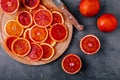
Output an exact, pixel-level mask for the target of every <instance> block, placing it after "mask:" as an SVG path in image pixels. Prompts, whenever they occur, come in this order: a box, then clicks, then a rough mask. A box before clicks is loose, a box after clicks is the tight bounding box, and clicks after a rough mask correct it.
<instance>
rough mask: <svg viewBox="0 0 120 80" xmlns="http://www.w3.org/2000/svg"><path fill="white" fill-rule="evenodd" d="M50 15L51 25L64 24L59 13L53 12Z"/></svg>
mask: <svg viewBox="0 0 120 80" xmlns="http://www.w3.org/2000/svg"><path fill="white" fill-rule="evenodd" d="M52 15H53V22H52V24H55V23H62V24H64V18H63V16H62V14H61V13H60V12H58V11H53V12H52Z"/></svg>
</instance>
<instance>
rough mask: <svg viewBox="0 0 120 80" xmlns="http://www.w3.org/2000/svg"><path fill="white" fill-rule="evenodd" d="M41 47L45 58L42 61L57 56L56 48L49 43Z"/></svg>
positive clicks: (42, 44)
mask: <svg viewBox="0 0 120 80" xmlns="http://www.w3.org/2000/svg"><path fill="white" fill-rule="evenodd" d="M40 45H41V46H42V48H43V56H42V58H41V60H50V59H51V58H52V57H53V56H54V54H55V50H54V48H53V47H52V46H51V45H50V44H47V43H41V44H40Z"/></svg>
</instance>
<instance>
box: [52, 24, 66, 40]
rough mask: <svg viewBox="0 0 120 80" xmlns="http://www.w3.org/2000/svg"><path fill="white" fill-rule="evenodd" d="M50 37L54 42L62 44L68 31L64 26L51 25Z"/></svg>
mask: <svg viewBox="0 0 120 80" xmlns="http://www.w3.org/2000/svg"><path fill="white" fill-rule="evenodd" d="M50 36H51V38H52V39H53V40H54V41H56V42H62V41H64V40H65V39H66V38H67V36H68V29H67V27H66V26H65V25H63V24H61V23H56V24H54V25H52V28H51V29H50Z"/></svg>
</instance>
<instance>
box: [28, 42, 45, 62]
mask: <svg viewBox="0 0 120 80" xmlns="http://www.w3.org/2000/svg"><path fill="white" fill-rule="evenodd" d="M42 56H43V49H42V47H41V46H40V45H39V44H37V43H32V44H31V51H30V53H29V54H28V55H27V57H28V59H29V60H31V61H39V60H40V59H41V57H42Z"/></svg>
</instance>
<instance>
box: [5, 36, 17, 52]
mask: <svg viewBox="0 0 120 80" xmlns="http://www.w3.org/2000/svg"><path fill="white" fill-rule="evenodd" d="M17 38H18V37H17V36H8V37H7V38H6V40H5V46H6V47H7V49H8V50H10V51H11V45H12V42H13V41H14V40H15V39H17Z"/></svg>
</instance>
